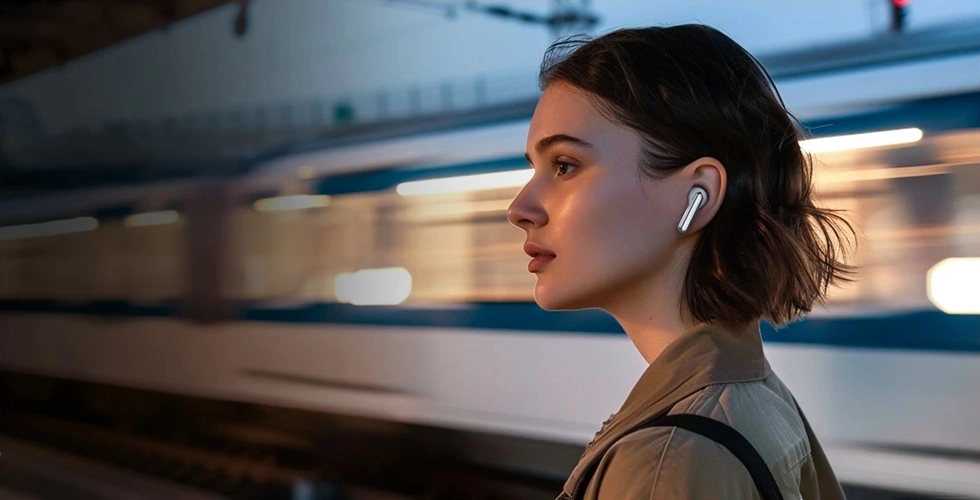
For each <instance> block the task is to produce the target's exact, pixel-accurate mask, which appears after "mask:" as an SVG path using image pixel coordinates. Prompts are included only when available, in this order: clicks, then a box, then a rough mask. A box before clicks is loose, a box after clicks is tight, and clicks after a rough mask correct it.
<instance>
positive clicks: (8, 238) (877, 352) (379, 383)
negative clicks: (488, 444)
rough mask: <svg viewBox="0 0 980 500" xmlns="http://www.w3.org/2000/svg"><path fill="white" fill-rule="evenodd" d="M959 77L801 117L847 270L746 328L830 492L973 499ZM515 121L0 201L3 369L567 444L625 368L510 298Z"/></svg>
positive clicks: (590, 427)
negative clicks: (832, 485) (806, 301)
mask: <svg viewBox="0 0 980 500" xmlns="http://www.w3.org/2000/svg"><path fill="white" fill-rule="evenodd" d="M977 87H978V88H973V89H967V91H965V92H960V93H955V94H949V95H933V96H929V97H920V96H911V97H909V96H906V97H904V98H902V99H900V100H897V101H896V100H892V101H891V102H886V103H881V102H878V103H873V102H871V100H870V99H869V100H868V103H870V104H868V103H866V104H865V105H857V104H854V103H851V104H848V109H851V110H853V111H850V112H843V111H838V112H837V113H836V114H834V115H824V116H808V117H805V118H804V121H805V122H806V124H807V126H808V127H809V128H810V130H811V131H812V134H813V135H814V137H816V138H818V139H820V138H823V139H825V140H823V141H820V140H814V141H808V142H807V143H804V144H803V145H802V147H804V148H805V149H808V150H810V151H812V152H813V154H814V156H815V160H816V168H815V183H816V186H817V192H818V194H819V199H820V200H821V203H823V204H824V205H826V206H830V207H835V208H840V209H844V210H846V211H847V216H848V217H849V219H850V220H851V221H852V222H853V223H854V224H855V226H856V227H857V229H858V231H859V241H858V244H859V246H858V253H857V255H856V256H855V260H856V263H857V264H858V265H859V266H860V268H861V275H860V279H859V280H858V281H857V282H856V283H854V284H851V285H848V286H844V287H841V288H835V289H833V290H832V293H831V295H830V297H829V300H828V303H827V306H826V308H822V307H818V308H816V310H815V311H814V312H813V313H812V314H811V315H809V316H808V317H807V318H805V319H803V320H801V321H798V322H796V323H793V324H791V325H789V326H787V327H785V328H782V329H779V330H778V331H777V330H774V329H773V328H771V327H770V326H768V325H764V327H763V335H764V339H765V348H766V351H767V355H768V357H769V359H770V360H771V363H772V365H773V367H774V369H775V371H776V372H777V373H779V375H780V377H781V378H782V379H783V380H784V381H785V382H786V383H787V384H788V386H789V387H791V388H792V389H793V391H794V392H795V394H796V396H797V398H798V400H799V402H800V404H801V406H802V407H803V408H804V409H805V411H807V413H808V415H809V418H810V420H811V421H812V423H813V426H814V427H815V428H816V432H817V433H818V434H819V435H820V436H821V438H822V440H823V441H824V443H825V444H826V445H827V448H828V453H829V454H830V458H831V459H832V461H833V462H834V465H835V467H836V469H837V470H838V473H839V475H840V476H841V479H842V480H843V481H845V482H848V483H851V484H865V485H872V486H875V485H877V486H883V487H889V488H896V489H903V488H904V489H908V490H910V491H927V492H931V493H937V494H938V493H942V494H950V495H968V496H969V495H977V494H978V493H977V492H980V482H978V481H980V480H978V479H977V478H980V391H978V383H980V291H978V285H977V283H980V276H978V274H980V272H978V270H977V269H978V267H980V82H978V86H977ZM791 104H792V103H791ZM872 104H873V105H872ZM527 125H528V122H527V119H523V120H518V121H513V122H506V123H498V124H491V125H483V126H474V127H469V128H459V129H454V130H450V131H443V132H434V133H429V134H423V135H417V136H407V137H395V138H391V139H385V140H374V141H367V142H363V143H356V144H347V145H339V146H335V147H330V148H325V149H321V150H309V151H305V152H301V153H295V154H288V155H281V156H278V157H275V158H270V159H268V160H266V161H263V162H262V163H261V164H259V165H258V166H257V167H256V168H255V169H254V170H253V171H252V173H251V174H250V175H247V176H244V177H242V178H239V179H235V180H232V181H222V180H207V179H194V180H182V181H173V182H169V183H163V182H162V183H155V184H148V185H142V186H127V187H117V188H100V189H88V190H85V189H79V190H73V191H70V192H64V193H51V194H43V195H35V196H31V197H29V198H9V199H5V200H3V202H2V217H3V221H4V227H3V228H2V232H0V236H2V246H0V262H2V266H0V283H2V287H0V299H2V302H0V304H2V306H3V312H2V314H0V323H2V330H3V334H2V339H0V346H2V347H0V355H2V369H3V370H4V371H5V372H6V373H21V374H32V375H40V376H45V377H55V378H67V379H74V380H83V381H89V382H96V383H103V384H112V385H117V386H124V387H133V388H142V389H149V390H153V391H159V392H163V393H170V394H180V395H188V396H197V397H203V398H208V399H214V400H230V401H240V402H249V403H257V404H262V405H269V406H277V407H287V408H299V409H306V410H312V411H316V412H323V413H329V414H340V415H352V416H359V417H368V418H372V419H382V420H387V421H394V422H403V423H411V424H421V425H425V426H431V427H436V428H446V429H459V430H466V431H470V432H477V433H485V434H488V435H504V436H515V437H522V438H529V439H535V440H541V441H548V442H558V443H568V444H573V445H577V446H580V445H584V444H585V443H586V442H587V441H588V440H589V439H590V438H591V437H592V435H593V433H594V432H595V431H596V430H597V428H598V425H599V423H600V422H602V420H604V419H605V418H606V417H607V416H608V415H609V414H610V413H612V412H614V411H616V410H617V408H618V405H619V404H620V403H621V401H622V400H623V399H624V397H625V395H626V393H627V392H628V390H629V389H630V388H631V387H632V384H633V382H634V381H635V380H636V378H637V377H638V376H639V374H640V373H641V372H642V370H643V369H644V368H645V365H644V362H643V360H642V358H641V357H640V356H639V355H638V354H637V353H636V351H635V349H634V348H633V346H632V344H631V343H630V341H629V340H628V339H627V338H626V336H625V335H624V334H623V333H622V331H621V330H620V328H619V327H618V325H617V324H616V323H615V322H614V321H613V320H612V319H611V318H610V317H608V316H606V315H604V314H603V313H600V312H597V311H578V312H566V313H549V312H544V311H541V310H540V309H539V308H538V307H537V306H536V305H535V304H534V303H533V300H532V297H531V291H532V286H533V282H534V277H533V276H532V275H530V274H528V273H527V272H526V270H525V267H526V256H525V255H524V254H523V252H522V249H521V245H522V242H523V238H524V235H523V232H522V231H520V230H519V229H517V228H514V227H513V226H511V225H510V224H509V223H508V222H507V220H506V209H507V206H508V204H509V203H510V201H511V199H512V198H513V197H514V196H515V195H516V193H517V192H518V190H519V188H520V184H521V183H522V182H523V181H524V180H526V178H527V176H528V175H529V169H528V167H527V166H526V164H525V163H524V160H523V159H522V156H523V152H524V151H523V147H524V142H525V134H526V131H527ZM871 132H875V133H878V134H877V135H874V134H872V135H855V134H866V133H871ZM862 141H877V142H870V143H869V142H862Z"/></svg>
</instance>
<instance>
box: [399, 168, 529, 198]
mask: <svg viewBox="0 0 980 500" xmlns="http://www.w3.org/2000/svg"><path fill="white" fill-rule="evenodd" d="M532 175H534V171H533V170H531V169H529V168H526V169H521V170H509V171H506V172H494V173H490V174H476V175H463V176H458V177H443V178H440V179H428V180H424V181H411V182H403V183H401V184H399V185H398V186H397V187H396V188H395V191H396V192H397V193H398V194H400V195H402V196H420V195H428V194H444V193H459V192H465V191H480V190H485V189H499V188H506V187H520V186H523V185H525V184H527V182H528V181H529V180H531V176H532Z"/></svg>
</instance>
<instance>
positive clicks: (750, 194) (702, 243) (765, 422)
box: [508, 25, 853, 500]
mask: <svg viewBox="0 0 980 500" xmlns="http://www.w3.org/2000/svg"><path fill="white" fill-rule="evenodd" d="M540 77H541V87H542V89H543V94H542V95H541V98H540V101H539V102H538V105H537V108H536V110H535V112H534V117H533V119H532V120H531V126H530V129H529V132H528V140H527V155H526V157H527V160H528V162H529V163H530V164H531V166H532V167H533V169H534V175H533V177H532V179H531V180H530V181H529V182H528V184H527V185H526V186H525V187H524V188H523V189H522V190H521V192H520V194H519V195H518V196H517V198H516V199H515V200H514V201H513V203H512V204H511V207H510V210H509V212H508V218H509V220H510V221H511V222H512V223H513V224H515V225H516V226H518V227H520V228H522V229H524V231H525V232H526V235H527V243H526V245H525V247H524V248H525V251H526V252H527V253H528V254H529V255H530V256H531V257H532V261H531V263H530V264H529V266H528V270H529V271H530V272H532V273H535V274H536V275H537V284H536V285H535V288H534V298H535V301H536V302H537V303H538V304H539V305H540V306H541V307H542V308H544V309H547V310H559V309H583V308H601V309H603V310H605V311H606V312H608V313H610V314H611V315H612V316H614V317H615V318H616V320H617V321H618V322H619V323H620V325H622V327H623V329H624V330H625V331H626V333H627V334H628V335H629V337H630V339H631V340H632V341H633V343H634V345H635V346H636V348H637V350H639V352H640V354H641V355H642V356H643V357H644V358H645V359H646V361H647V362H648V363H650V366H649V368H648V369H647V370H646V372H645V373H644V374H643V375H642V377H641V378H640V379H639V381H638V382H637V384H636V386H635V387H634V388H633V391H632V392H631V393H630V395H629V397H628V398H627V400H626V402H625V403H624V404H623V406H622V408H621V409H620V410H619V412H617V413H616V414H615V415H613V416H612V417H611V418H610V420H609V421H607V422H606V424H604V425H603V427H602V429H601V430H600V431H599V432H598V433H597V435H596V438H595V439H594V440H593V442H592V443H590V445H589V446H588V447H587V449H586V451H585V453H584V455H583V456H582V458H581V460H580V462H579V464H578V465H577V466H576V468H575V469H574V471H573V472H572V474H571V476H570V477H569V479H568V481H567V482H566V483H565V488H564V492H563V494H562V496H561V497H559V498H576V499H578V498H583V499H601V500H613V499H615V500H624V499H627V500H628V499H641V498H642V499H651V498H656V499H660V498H663V499H711V498H719V499H743V498H745V499H749V498H779V497H782V498H787V499H790V498H804V499H812V498H821V499H836V498H843V493H842V491H841V488H840V485H839V483H838V481H837V479H836V477H835V476H834V473H833V471H832V470H831V468H830V466H829V464H828V462H827V459H826V457H825V456H824V453H823V451H822V450H821V448H820V445H819V443H818V442H817V440H816V438H815V437H814V436H813V434H812V432H811V431H810V429H809V426H808V425H807V424H806V421H805V418H804V417H803V415H802V413H801V412H799V410H798V408H797V406H796V404H795V401H794V399H793V396H792V394H791V393H790V391H789V390H788V389H787V388H786V386H785V385H783V384H782V382H780V380H779V379H778V378H777V377H776V375H775V374H774V373H773V372H772V371H771V369H770V367H769V364H768V362H767V361H766V359H765V356H764V354H763V350H762V342H761V337H760V333H759V321H760V319H767V320H769V321H771V322H773V323H775V324H781V323H785V322H787V321H790V320H792V319H794V318H796V317H798V316H799V315H801V314H803V313H806V312H808V311H809V310H810V308H811V305H812V304H813V303H814V302H815V301H818V300H821V299H822V297H823V295H824V294H825V293H826V290H827V287H828V286H829V285H830V284H831V283H833V282H835V281H837V280H840V279H844V280H847V279H849V277H850V275H851V274H852V272H853V270H852V268H851V267H849V266H848V265H846V264H845V263H844V262H843V255H842V254H843V253H844V251H845V250H846V249H847V248H848V245H849V242H850V241H852V238H851V236H853V232H852V231H851V227H850V225H849V224H848V223H847V222H846V221H844V220H843V219H841V218H840V217H838V216H837V215H835V214H834V213H833V212H831V211H828V210H824V209H820V208H817V207H816V206H815V205H814V203H813V199H812V191H811V180H810V172H811V167H810V163H809V161H808V158H806V157H805V156H804V154H803V153H802V152H801V150H800V147H799V144H798V141H799V139H800V133H799V131H798V129H797V128H796V127H795V126H794V122H793V121H792V120H791V117H790V116H789V114H788V113H787V111H786V110H785V108H784V106H783V104H782V101H781V100H780V98H779V96H778V93H777V92H776V90H775V88H774V87H773V85H772V81H771V79H770V78H769V76H768V74H767V73H766V72H765V70H764V69H763V68H762V67H761V65H760V64H759V63H758V62H757V61H756V60H755V59H754V58H753V57H752V56H751V55H750V54H749V53H748V52H746V51H745V50H744V49H743V48H742V47H740V46H739V45H738V44H736V43H735V42H734V41H732V40H731V39H730V38H728V37H727V36H725V35H724V34H722V33H720V32H719V31H717V30H714V29H712V28H709V27H705V26H699V25H685V26H676V27H669V28H647V29H628V30H620V31H616V32H613V33H610V34H607V35H605V36H602V37H600V38H597V39H595V40H592V41H588V42H587V43H586V42H580V41H564V42H558V43H556V44H555V45H553V46H552V47H551V48H550V49H549V51H548V53H547V54H546V56H545V62H544V64H543V65H542V71H541V75H540ZM667 414H669V415H678V414H693V415H696V416H698V417H694V420H697V422H700V423H701V424H703V423H704V420H705V419H704V418H703V417H708V418H710V419H711V420H710V421H709V422H708V424H711V425H708V427H712V428H714V427H715V426H716V425H715V424H716V423H718V422H720V423H722V424H725V425H724V426H722V427H725V428H727V429H729V430H730V429H734V432H735V434H736V435H740V436H736V437H734V438H732V437H730V436H729V437H728V438H724V439H722V437H724V436H722V437H718V436H715V437H710V436H711V433H710V432H708V431H705V430H704V429H701V430H698V428H697V426H692V425H691V424H685V425H686V426H681V425H680V423H681V420H683V419H684V418H686V417H682V418H681V420H678V419H677V418H676V417H671V418H672V419H673V420H674V421H673V422H671V421H670V419H666V420H665V419H664V418H663V416H664V415H667ZM699 425H700V424H699ZM692 429H693V430H692ZM708 430H709V431H710V429H708ZM723 430H724V429H723ZM725 432H727V431H725ZM739 437H744V439H745V440H747V445H748V448H749V449H750V450H749V451H745V450H742V451H741V452H740V455H739V457H736V455H735V454H733V452H732V451H729V449H733V447H738V446H739V445H737V444H733V443H732V441H733V440H737V438H739ZM726 448H729V449H726ZM743 448H744V446H743ZM752 453H756V455H754V457H756V459H761V462H762V464H761V466H760V465H759V464H758V463H756V464H755V465H754V466H753V465H752V463H750V462H752V458H753V456H749V455H752ZM767 474H768V475H769V476H768V479H766V477H764V476H766V475H767ZM767 481H768V482H767ZM767 485H768V487H769V488H770V489H771V490H773V491H769V492H768V493H765V492H764V491H763V490H765V489H766V488H767ZM764 493H765V494H764Z"/></svg>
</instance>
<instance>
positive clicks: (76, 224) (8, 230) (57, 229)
mask: <svg viewBox="0 0 980 500" xmlns="http://www.w3.org/2000/svg"><path fill="white" fill-rule="evenodd" d="M98 227H99V221H98V220H96V219H95V217H76V218H74V219H64V220H53V221H48V222H39V223H37V224H23V225H17V226H4V227H0V241H7V240H20V239H25V238H39V237H42V236H56V235H59V234H69V233H81V232H84V231H92V230H94V229H97V228H98Z"/></svg>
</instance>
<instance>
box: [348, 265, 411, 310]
mask: <svg viewBox="0 0 980 500" xmlns="http://www.w3.org/2000/svg"><path fill="white" fill-rule="evenodd" d="M411 293H412V275H411V274H410V273H409V272H408V270H407V269H405V268H402V267H385V268H380V269H361V270H360V271H357V272H356V273H341V274H338V275H337V277H336V278H334V295H335V296H336V297H337V300H338V301H340V302H346V303H348V304H354V305H356V306H381V305H396V304H401V303H402V302H404V301H405V299H407V298H408V296H409V295H410V294H411Z"/></svg>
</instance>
